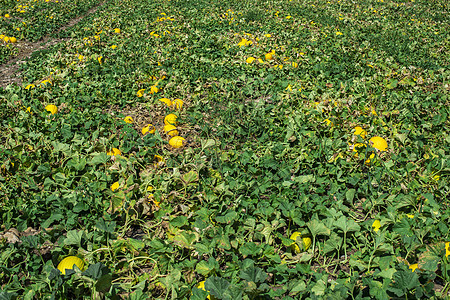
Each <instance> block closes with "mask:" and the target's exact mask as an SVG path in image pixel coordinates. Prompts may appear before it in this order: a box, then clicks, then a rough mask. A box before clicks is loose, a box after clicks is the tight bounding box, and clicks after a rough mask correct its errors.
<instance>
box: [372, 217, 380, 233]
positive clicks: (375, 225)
mask: <svg viewBox="0 0 450 300" xmlns="http://www.w3.org/2000/svg"><path fill="white" fill-rule="evenodd" d="M380 227H381V223H380V220H375V221H373V223H372V229H373V231H375V232H378V230H380Z"/></svg>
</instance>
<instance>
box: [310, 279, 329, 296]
mask: <svg viewBox="0 0 450 300" xmlns="http://www.w3.org/2000/svg"><path fill="white" fill-rule="evenodd" d="M326 288H327V285H326V283H325V282H324V281H323V279H320V280H318V281H317V282H316V283H315V284H314V286H313V287H312V289H311V292H312V293H313V294H314V295H316V296H323V295H324V294H325V290H326Z"/></svg>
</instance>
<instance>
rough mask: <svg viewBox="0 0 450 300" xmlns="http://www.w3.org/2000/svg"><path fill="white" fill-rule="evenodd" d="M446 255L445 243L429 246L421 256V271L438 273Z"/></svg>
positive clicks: (419, 265)
mask: <svg viewBox="0 0 450 300" xmlns="http://www.w3.org/2000/svg"><path fill="white" fill-rule="evenodd" d="M444 254H445V244H444V242H442V243H437V244H431V245H427V248H426V250H425V251H424V252H423V253H422V254H421V255H420V256H419V262H418V267H419V269H422V270H427V271H432V272H436V270H437V269H438V265H439V263H440V262H441V260H442V257H444Z"/></svg>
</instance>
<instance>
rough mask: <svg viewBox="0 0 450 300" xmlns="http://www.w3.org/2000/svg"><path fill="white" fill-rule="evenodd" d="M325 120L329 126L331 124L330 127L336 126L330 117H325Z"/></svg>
mask: <svg viewBox="0 0 450 300" xmlns="http://www.w3.org/2000/svg"><path fill="white" fill-rule="evenodd" d="M323 121H324V122H326V123H327V126H330V127H333V126H334V124H333V122H331V121H330V120H329V119H325V120H323Z"/></svg>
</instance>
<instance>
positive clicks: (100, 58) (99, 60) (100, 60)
mask: <svg viewBox="0 0 450 300" xmlns="http://www.w3.org/2000/svg"><path fill="white" fill-rule="evenodd" d="M102 59H103V56H99V57H98V58H97V60H98V63H99V64H102V62H103V61H104V60H103V61H102Z"/></svg>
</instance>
